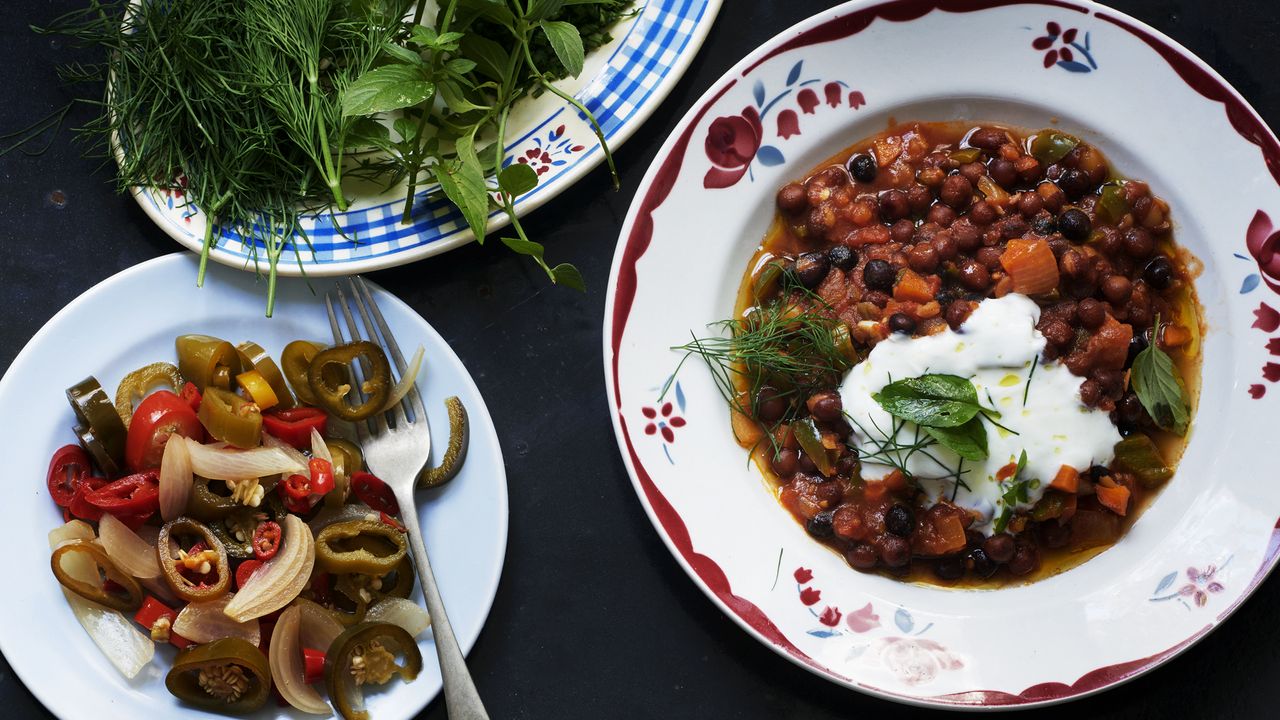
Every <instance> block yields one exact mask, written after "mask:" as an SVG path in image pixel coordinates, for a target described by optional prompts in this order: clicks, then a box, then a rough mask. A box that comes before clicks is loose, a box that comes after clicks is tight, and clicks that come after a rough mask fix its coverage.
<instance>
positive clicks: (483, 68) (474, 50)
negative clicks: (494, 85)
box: [461, 34, 511, 82]
mask: <svg viewBox="0 0 1280 720" xmlns="http://www.w3.org/2000/svg"><path fill="white" fill-rule="evenodd" d="M461 49H462V54H463V55H465V56H467V57H469V58H471V59H472V60H474V61H475V63H476V72H478V73H480V74H481V75H484V76H485V77H487V78H489V79H490V80H497V81H498V82H502V80H503V76H504V75H505V74H506V72H507V63H509V62H510V59H511V56H510V55H509V54H508V53H507V51H506V49H505V48H503V47H502V45H501V44H499V43H498V42H496V41H494V40H490V39H489V38H487V37H484V36H483V35H475V34H472V35H467V36H466V37H464V38H462V43H461Z"/></svg>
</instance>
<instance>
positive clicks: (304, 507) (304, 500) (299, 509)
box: [276, 475, 311, 515]
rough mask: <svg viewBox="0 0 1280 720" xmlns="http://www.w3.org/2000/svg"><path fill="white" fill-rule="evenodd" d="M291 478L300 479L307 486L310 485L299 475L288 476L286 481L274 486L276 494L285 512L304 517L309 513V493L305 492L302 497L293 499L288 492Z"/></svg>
mask: <svg viewBox="0 0 1280 720" xmlns="http://www.w3.org/2000/svg"><path fill="white" fill-rule="evenodd" d="M293 478H302V480H304V481H306V483H307V484H308V485H310V483H311V481H310V480H307V478H305V477H302V476H301V475H290V476H289V478H288V479H287V480H285V481H284V482H281V483H279V484H277V485H276V493H277V494H279V495H280V500H281V501H282V502H284V507H285V509H286V510H288V511H289V512H291V513H293V514H295V515H306V514H307V513H309V512H311V500H310V497H311V493H310V492H307V493H306V494H305V495H303V496H302V497H294V496H293V495H292V494H291V491H290V490H289V481H290V480H293ZM296 482H297V481H295V484H296Z"/></svg>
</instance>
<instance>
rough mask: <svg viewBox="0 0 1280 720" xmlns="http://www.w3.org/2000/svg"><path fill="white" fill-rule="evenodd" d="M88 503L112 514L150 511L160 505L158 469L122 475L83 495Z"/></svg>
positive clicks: (136, 513)
mask: <svg viewBox="0 0 1280 720" xmlns="http://www.w3.org/2000/svg"><path fill="white" fill-rule="evenodd" d="M85 499H86V500H88V501H89V504H91V505H93V506H94V507H96V508H98V509H100V510H105V511H107V512H109V513H111V514H112V515H116V516H124V515H140V514H143V513H152V512H155V511H156V510H158V509H159V507H160V471H159V470H148V471H146V472H140V473H135V474H133V475H129V476H127V477H122V478H120V479H119V480H116V481H114V482H112V483H109V484H107V485H105V486H103V487H101V488H98V489H97V490H94V491H93V492H90V493H89V494H88V495H86V496H85Z"/></svg>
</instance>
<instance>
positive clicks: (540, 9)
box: [528, 0, 564, 22]
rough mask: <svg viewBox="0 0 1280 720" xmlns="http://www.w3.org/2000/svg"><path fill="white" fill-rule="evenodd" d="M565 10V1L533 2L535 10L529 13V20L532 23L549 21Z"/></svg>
mask: <svg viewBox="0 0 1280 720" xmlns="http://www.w3.org/2000/svg"><path fill="white" fill-rule="evenodd" d="M563 9H564V0H533V9H532V10H530V11H529V15H528V18H529V20H530V21H531V22H537V21H539V20H547V19H550V18H552V17H555V15H556V13H558V12H560V11H561V10H563Z"/></svg>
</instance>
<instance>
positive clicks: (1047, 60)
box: [1044, 50, 1058, 68]
mask: <svg viewBox="0 0 1280 720" xmlns="http://www.w3.org/2000/svg"><path fill="white" fill-rule="evenodd" d="M1056 62H1058V51H1057V50H1050V51H1049V52H1047V53H1045V54H1044V66H1045V67H1047V68H1051V67H1053V64H1054V63H1056Z"/></svg>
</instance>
